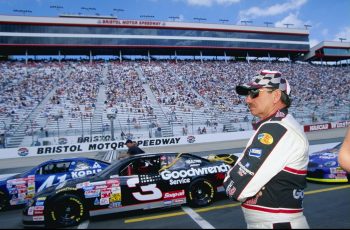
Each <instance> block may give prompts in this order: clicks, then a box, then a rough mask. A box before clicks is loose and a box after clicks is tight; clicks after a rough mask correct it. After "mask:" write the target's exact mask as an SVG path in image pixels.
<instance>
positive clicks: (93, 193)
mask: <svg viewBox="0 0 350 230" xmlns="http://www.w3.org/2000/svg"><path fill="white" fill-rule="evenodd" d="M84 196H85V198H95V197H99V196H100V191H99V190H88V191H85V192H84Z"/></svg>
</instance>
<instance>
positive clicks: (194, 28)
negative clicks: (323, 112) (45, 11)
mask: <svg viewBox="0 0 350 230" xmlns="http://www.w3.org/2000/svg"><path fill="white" fill-rule="evenodd" d="M0 24H24V25H40V26H85V27H89V26H91V27H114V28H130V29H133V28H135V29H172V30H203V31H222V32H242V33H262V34H286V35H295V36H300V35H309V34H308V33H288V32H267V31H259V30H233V29H213V28H198V27H175V26H127V25H126V26H124V25H106V24H77V23H75V24H65V23H48V22H47V23H44V22H11V21H10V22H9V21H0Z"/></svg>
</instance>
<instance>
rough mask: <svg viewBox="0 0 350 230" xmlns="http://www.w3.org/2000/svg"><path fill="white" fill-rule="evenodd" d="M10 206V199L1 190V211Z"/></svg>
mask: <svg viewBox="0 0 350 230" xmlns="http://www.w3.org/2000/svg"><path fill="white" fill-rule="evenodd" d="M8 206H9V199H8V197H7V196H6V194H5V193H4V192H3V191H0V212H1V211H4V210H5V209H6V208H7V207H8Z"/></svg>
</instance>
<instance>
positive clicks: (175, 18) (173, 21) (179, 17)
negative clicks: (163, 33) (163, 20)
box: [169, 16, 180, 22]
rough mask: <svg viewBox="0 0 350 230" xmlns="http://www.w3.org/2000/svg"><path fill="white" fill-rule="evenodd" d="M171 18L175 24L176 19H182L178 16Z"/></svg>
mask: <svg viewBox="0 0 350 230" xmlns="http://www.w3.org/2000/svg"><path fill="white" fill-rule="evenodd" d="M169 18H170V19H172V20H173V22H174V21H175V19H180V17H178V16H170V17H169Z"/></svg>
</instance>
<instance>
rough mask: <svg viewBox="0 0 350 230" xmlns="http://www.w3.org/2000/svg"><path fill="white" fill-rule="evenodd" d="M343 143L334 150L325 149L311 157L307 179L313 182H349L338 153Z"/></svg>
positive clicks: (312, 154)
mask: <svg viewBox="0 0 350 230" xmlns="http://www.w3.org/2000/svg"><path fill="white" fill-rule="evenodd" d="M341 145H342V143H340V144H337V145H336V146H334V147H333V148H330V149H325V150H322V151H319V152H315V153H311V154H310V155H309V164H308V168H307V175H306V179H307V180H309V181H313V182H325V183H345V182H348V178H347V177H348V176H349V175H347V172H346V171H345V170H343V169H342V168H341V167H340V165H339V162H338V153H339V149H340V147H341Z"/></svg>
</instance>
